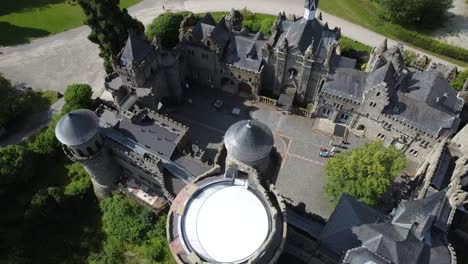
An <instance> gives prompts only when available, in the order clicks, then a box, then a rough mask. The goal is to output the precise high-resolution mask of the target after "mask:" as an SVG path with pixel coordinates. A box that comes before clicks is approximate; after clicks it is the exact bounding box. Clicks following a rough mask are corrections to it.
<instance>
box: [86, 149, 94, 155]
mask: <svg viewBox="0 0 468 264" xmlns="http://www.w3.org/2000/svg"><path fill="white" fill-rule="evenodd" d="M86 150H87V151H88V154H89V155H93V154H94V151H93V149H92V148H91V147H87V148H86Z"/></svg>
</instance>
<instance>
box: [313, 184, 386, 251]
mask: <svg viewBox="0 0 468 264" xmlns="http://www.w3.org/2000/svg"><path fill="white" fill-rule="evenodd" d="M386 219H388V217H387V216H386V215H384V214H382V213H381V212H379V211H377V210H375V209H373V208H371V207H369V206H367V205H365V204H364V203H361V202H359V201H358V200H357V199H356V198H354V197H352V196H351V195H349V194H346V193H344V194H343V195H342V196H341V199H340V201H339V202H338V205H337V206H336V207H335V210H334V211H333V213H332V215H331V216H330V219H329V220H328V223H327V225H326V226H325V228H324V229H323V231H322V233H320V239H319V240H320V247H321V248H322V249H324V250H326V251H328V252H331V253H332V254H334V255H335V256H336V257H339V256H341V255H342V254H344V253H345V252H346V251H347V250H348V249H350V248H355V247H358V246H361V242H360V241H359V240H358V239H357V237H356V235H355V234H354V232H353V228H359V227H360V226H362V225H365V224H371V223H379V222H382V221H384V220H386Z"/></svg>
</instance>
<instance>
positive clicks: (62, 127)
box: [55, 109, 99, 146]
mask: <svg viewBox="0 0 468 264" xmlns="http://www.w3.org/2000/svg"><path fill="white" fill-rule="evenodd" d="M98 131H99V119H98V117H97V116H96V114H95V113H94V112H93V111H91V110H88V109H78V110H74V111H71V112H70V113H68V114H66V115H64V116H63V117H62V118H61V119H60V120H59V121H58V123H57V126H56V127H55V136H56V137H57V139H58V140H59V141H60V142H61V143H62V144H65V145H70V146H76V145H81V144H83V143H86V142H87V141H88V140H90V139H91V138H93V137H94V135H96V133H98Z"/></svg>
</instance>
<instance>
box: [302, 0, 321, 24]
mask: <svg viewBox="0 0 468 264" xmlns="http://www.w3.org/2000/svg"><path fill="white" fill-rule="evenodd" d="M317 9H318V0H306V1H305V5H304V18H305V19H307V20H314V19H315V13H316V12H317Z"/></svg>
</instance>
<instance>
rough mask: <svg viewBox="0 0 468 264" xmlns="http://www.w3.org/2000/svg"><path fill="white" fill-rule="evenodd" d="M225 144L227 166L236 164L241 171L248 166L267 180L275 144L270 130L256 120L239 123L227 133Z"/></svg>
mask: <svg viewBox="0 0 468 264" xmlns="http://www.w3.org/2000/svg"><path fill="white" fill-rule="evenodd" d="M224 144H225V145H226V150H227V154H228V157H227V162H226V164H228V165H229V164H235V165H236V167H238V168H240V170H242V167H244V166H245V165H246V166H248V167H250V168H254V169H255V170H257V172H258V174H259V175H260V177H262V178H263V179H266V178H265V177H267V171H268V169H269V167H270V160H271V150H272V148H273V144H274V139H273V133H272V132H271V130H270V128H268V127H267V126H266V125H265V124H263V123H261V122H259V121H256V120H243V121H239V122H237V123H235V124H233V125H232V126H231V127H229V129H228V130H227V131H226V134H225V136H224Z"/></svg>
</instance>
